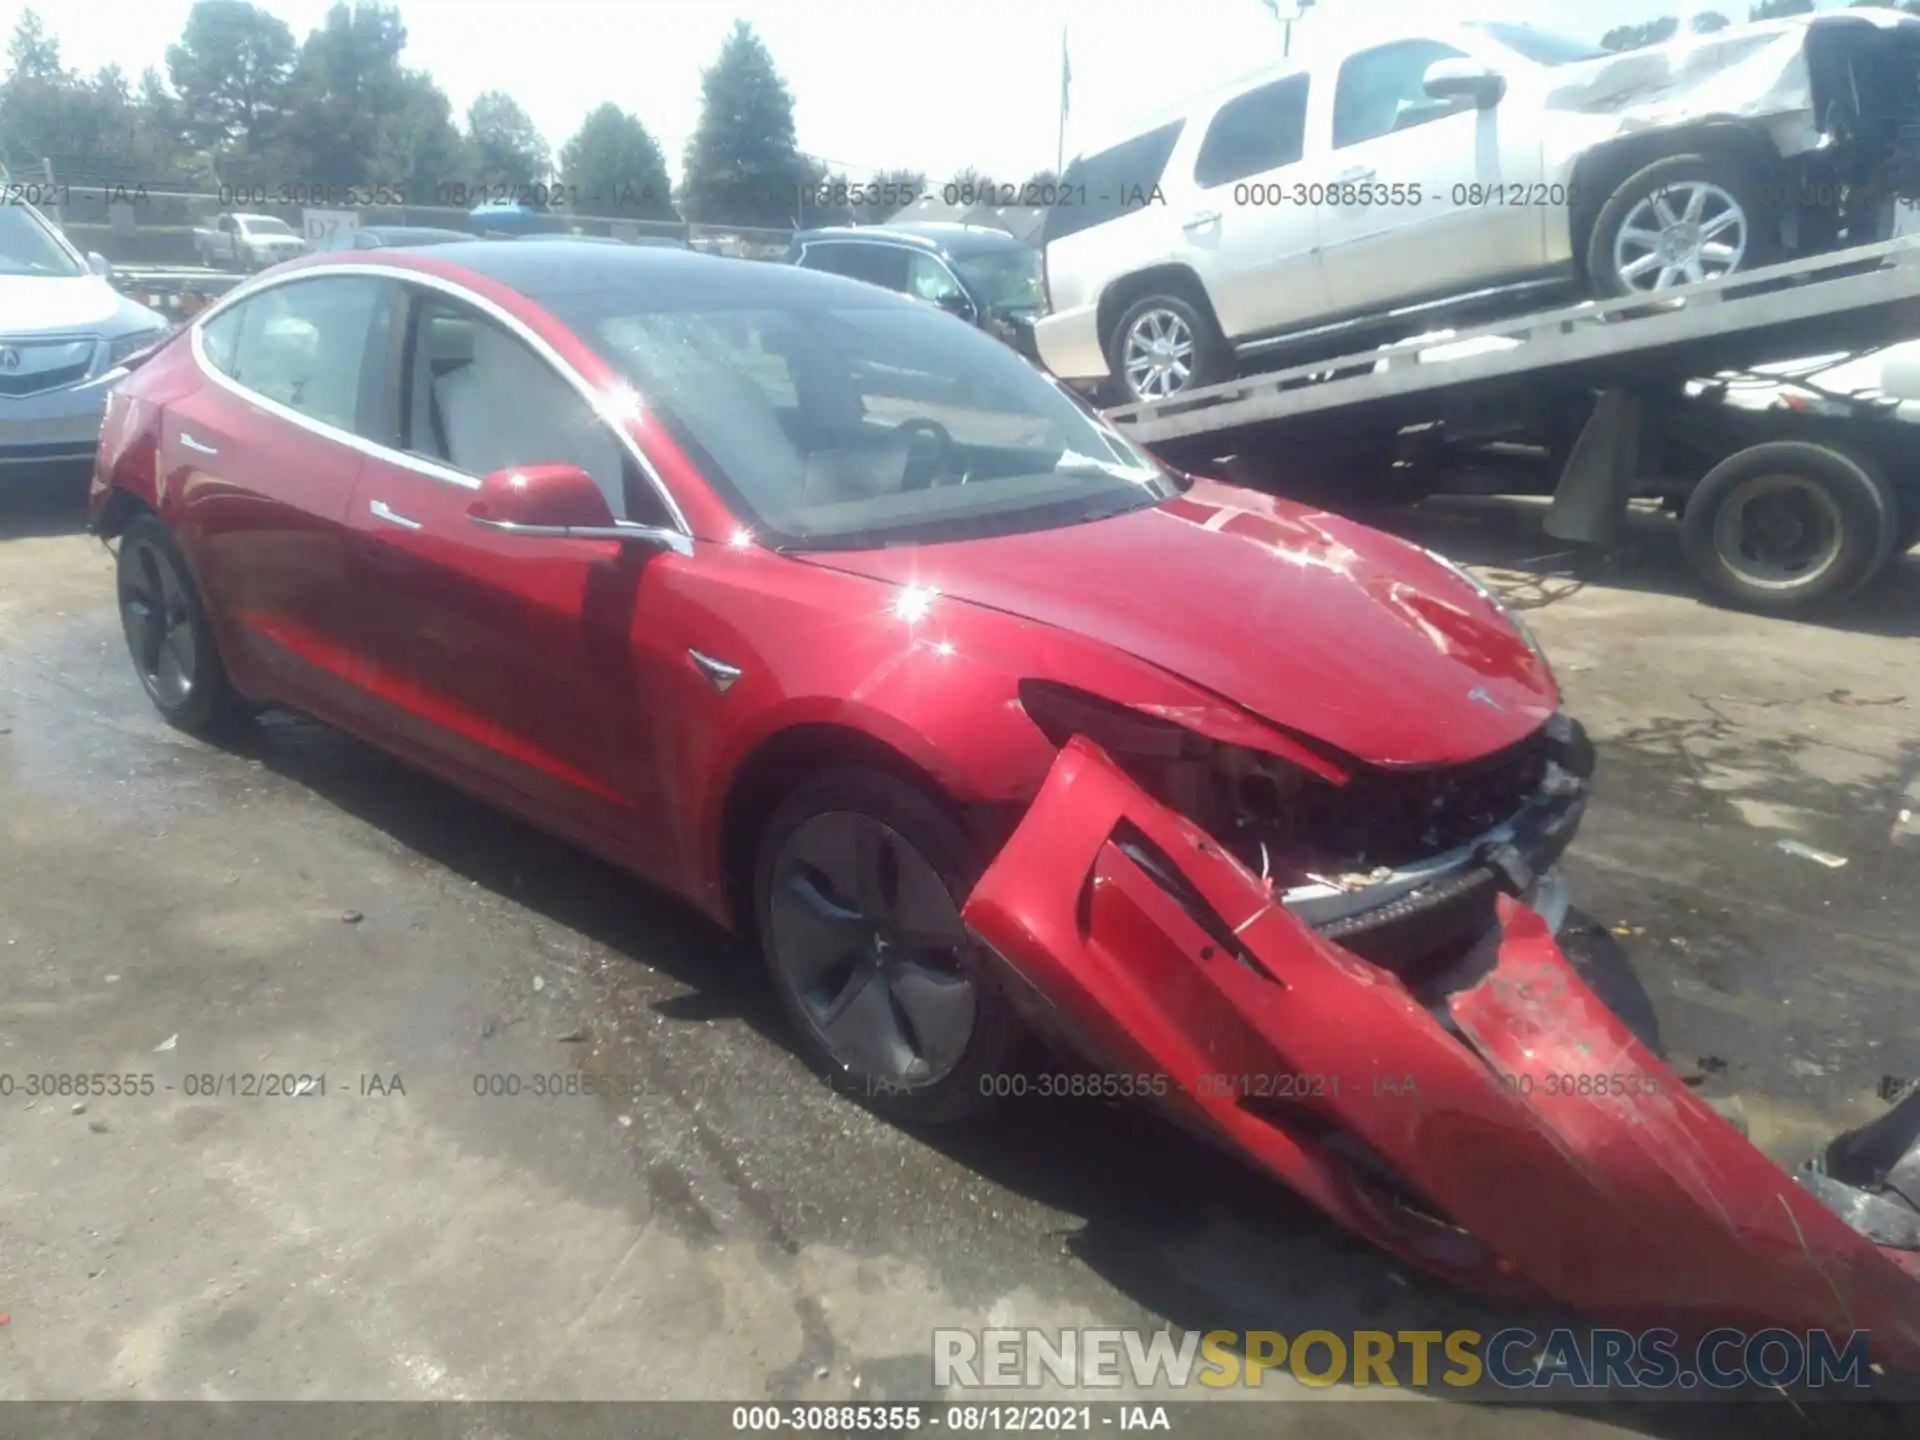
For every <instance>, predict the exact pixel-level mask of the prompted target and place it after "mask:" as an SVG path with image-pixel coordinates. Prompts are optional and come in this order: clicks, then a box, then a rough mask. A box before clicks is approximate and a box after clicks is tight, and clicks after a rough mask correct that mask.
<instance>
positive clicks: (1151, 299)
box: [1107, 294, 1233, 405]
mask: <svg viewBox="0 0 1920 1440" xmlns="http://www.w3.org/2000/svg"><path fill="white" fill-rule="evenodd" d="M1107 364H1108V365H1109V366H1110V367H1111V369H1112V372H1113V378H1114V381H1115V383H1116V388H1117V389H1118V390H1119V391H1120V396H1119V399H1120V403H1121V404H1125V405H1132V404H1136V403H1139V402H1141V401H1151V400H1170V399H1172V398H1173V397H1174V396H1175V395H1178V394H1181V393H1182V392H1183V391H1187V390H1198V389H1199V388H1200V387H1201V386H1203V385H1217V384H1218V383H1219V382H1220V381H1222V380H1226V379H1229V378H1231V376H1232V373H1233V356H1232V352H1231V351H1229V350H1228V348H1227V342H1226V340H1225V339H1224V338H1223V337H1222V336H1221V334H1220V327H1219V326H1218V325H1216V324H1215V323H1214V320H1213V317H1212V316H1211V315H1208V314H1206V313H1205V312H1204V310H1203V309H1202V308H1201V307H1200V306H1197V305H1195V304H1194V303H1193V302H1192V301H1191V300H1187V299H1185V298H1183V297H1181V296H1178V295H1164V294H1162V295H1143V296H1142V297H1141V298H1140V299H1138V300H1136V301H1134V302H1133V304H1131V305H1129V306H1128V307H1127V310H1126V313H1125V314H1123V315H1122V316H1121V317H1120V323H1119V324H1118V325H1116V326H1114V327H1113V334H1112V335H1110V336H1108V337H1107Z"/></svg>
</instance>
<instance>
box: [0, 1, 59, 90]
mask: <svg viewBox="0 0 1920 1440" xmlns="http://www.w3.org/2000/svg"><path fill="white" fill-rule="evenodd" d="M66 73H67V72H66V70H65V69H64V68H63V67H62V66H61V64H60V42H59V41H58V40H56V39H54V38H53V36H51V35H49V34H48V33H47V22H46V21H44V20H42V19H41V18H40V15H39V12H38V11H35V10H22V11H21V12H20V19H19V22H18V23H17V24H15V25H14V27H13V35H12V38H10V39H9V40H8V41H7V83H8V84H12V83H14V82H15V81H24V80H60V79H63V78H65V76H66Z"/></svg>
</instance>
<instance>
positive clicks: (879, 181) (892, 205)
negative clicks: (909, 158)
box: [853, 170, 927, 225]
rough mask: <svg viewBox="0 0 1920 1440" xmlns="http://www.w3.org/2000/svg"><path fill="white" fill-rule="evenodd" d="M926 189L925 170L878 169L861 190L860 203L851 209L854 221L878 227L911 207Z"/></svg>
mask: <svg viewBox="0 0 1920 1440" xmlns="http://www.w3.org/2000/svg"><path fill="white" fill-rule="evenodd" d="M926 188H927V172H926V171H924V170H881V171H879V172H878V173H876V174H875V175H874V177H873V179H871V180H869V181H868V182H867V183H866V185H865V186H863V187H862V188H861V196H862V203H861V204H859V205H856V206H854V207H853V219H854V220H856V221H857V222H858V223H860V224H862V225H879V224H882V223H883V222H885V221H888V220H891V219H892V218H893V217H894V216H895V215H897V214H899V213H900V212H901V211H902V210H904V209H906V208H907V206H909V205H911V204H912V203H913V202H914V200H916V199H917V198H918V197H919V196H920V195H921V194H922V193H924V192H925V190H926Z"/></svg>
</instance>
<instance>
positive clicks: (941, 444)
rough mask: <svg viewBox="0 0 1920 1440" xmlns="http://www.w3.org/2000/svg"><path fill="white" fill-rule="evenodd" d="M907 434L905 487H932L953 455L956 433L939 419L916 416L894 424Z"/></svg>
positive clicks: (900, 433) (915, 488) (902, 483)
mask: <svg viewBox="0 0 1920 1440" xmlns="http://www.w3.org/2000/svg"><path fill="white" fill-rule="evenodd" d="M893 433H894V434H895V435H899V436H905V437H907V465H906V474H905V478H904V479H903V480H902V481H901V486H900V488H901V489H903V490H930V489H932V488H933V486H934V485H935V484H936V483H937V482H938V480H939V477H940V475H941V474H942V473H943V472H944V471H945V470H946V469H947V467H948V463H949V462H950V461H951V460H952V459H953V450H954V446H953V435H952V433H951V432H950V431H949V430H948V429H947V427H946V426H944V425H942V424H941V423H940V422H939V421H938V420H929V419H927V418H926V417H925V416H916V417H915V418H914V419H912V420H903V421H901V422H900V423H899V424H898V425H896V426H894V427H893Z"/></svg>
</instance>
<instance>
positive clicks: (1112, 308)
mask: <svg viewBox="0 0 1920 1440" xmlns="http://www.w3.org/2000/svg"><path fill="white" fill-rule="evenodd" d="M1917 75H1920V20H1916V19H1913V18H1910V17H1907V16H1904V15H1902V14H1900V13H1899V12H1897V11H1890V10H1876V9H1855V10H1851V11H1846V12H1841V13H1838V14H1830V15H1822V16H1802V17H1795V18H1792V19H1787V20H1779V21H1769V22H1764V23H1761V24H1756V25H1742V26H1735V27H1730V28H1727V29H1723V30H1719V31H1717V32H1714V33H1711V34H1700V35H1691V36H1688V37H1685V38H1683V39H1681V40H1676V41H1674V42H1672V43H1671V44H1668V45H1665V46H1658V47H1652V48H1649V49H1645V50H1639V51H1632V52H1627V53H1624V54H1613V53H1610V52H1608V51H1605V50H1600V49H1597V48H1596V47H1594V46H1591V45H1586V44H1583V43H1580V42H1578V41H1572V40H1566V39H1563V38H1561V37H1558V36H1554V35H1549V34H1546V33H1544V32H1542V31H1539V30H1535V29H1533V28H1531V27H1528V26H1524V25H1510V24H1502V23H1498V22H1492V21H1488V22H1475V23H1470V24H1458V25H1451V24H1448V25H1435V26H1431V27H1427V28H1424V29H1421V30H1418V31H1414V32H1408V31H1405V30H1403V31H1402V32H1401V33H1400V34H1399V35H1397V36H1393V37H1391V38H1388V37H1383V36H1381V35H1380V34H1379V33H1378V31H1377V29H1376V31H1375V32H1374V33H1373V34H1372V35H1370V36H1368V37H1367V38H1364V39H1357V38H1356V39H1352V40H1347V41H1334V42H1332V43H1330V44H1329V45H1327V46H1326V47H1325V48H1322V49H1319V50H1317V51H1315V52H1313V53H1311V54H1310V55H1304V56H1302V57H1300V58H1298V59H1296V60H1295V61H1293V62H1291V63H1289V64H1285V65H1282V66H1278V67H1269V68H1267V69H1265V70H1263V71H1262V72H1260V73H1258V74H1256V75H1253V76H1249V77H1246V78H1244V79H1242V80H1241V81H1239V82H1237V83H1235V84H1233V85H1231V86H1226V87H1222V88H1221V89H1218V90H1216V91H1214V92H1212V93H1210V94H1209V95H1207V96H1205V97H1204V98H1202V99H1201V100H1199V101H1196V102H1193V103H1190V104H1187V105H1184V106H1181V107H1178V108H1176V109H1173V110H1171V111H1166V112H1162V113H1161V114H1159V115H1158V116H1155V117H1152V118H1148V119H1145V120H1142V121H1140V122H1138V123H1137V124H1135V125H1134V126H1132V127H1131V128H1130V129H1129V130H1128V131H1127V132H1126V134H1125V136H1124V138H1122V139H1120V141H1119V143H1117V144H1113V145H1110V146H1106V147H1103V148H1099V149H1096V150H1093V151H1091V152H1087V153H1083V154H1082V155H1081V156H1080V157H1079V158H1078V159H1076V160H1075V161H1074V163H1073V164H1072V165H1071V166H1070V167H1069V168H1068V170H1067V172H1066V174H1065V175H1064V176H1062V178H1061V184H1060V187H1059V189H1060V194H1059V199H1058V203H1057V205H1056V206H1055V207H1054V209H1053V210H1052V211H1051V213H1050V214H1049V216H1048V218H1047V225H1046V229H1045V232H1044V245H1045V258H1046V277H1047V285H1048V291H1049V298H1050V302H1051V312H1052V313H1051V314H1050V315H1049V316H1048V317H1047V318H1046V319H1043V320H1042V321H1041V322H1040V323H1039V325H1038V327H1037V328H1036V331H1035V339H1036V341H1037V344H1038V348H1039V351H1040V355H1041V357H1042V359H1043V360H1044V361H1045V363H1046V365H1047V367H1048V368H1049V369H1050V370H1052V371H1053V372H1054V374H1055V375H1057V376H1059V377H1061V378H1062V379H1065V380H1069V381H1076V382H1106V381H1110V382H1111V383H1110V385H1109V387H1108V388H1109V391H1110V398H1111V399H1113V400H1115V401H1120V402H1130V401H1151V400H1164V399H1167V398H1170V397H1172V396H1174V395H1176V394H1178V393H1179V392H1181V391H1182V390H1187V389H1193V388H1197V387H1198V386H1201V385H1206V384H1211V383H1214V382H1216V381H1220V380H1226V379H1230V378H1232V375H1233V373H1234V372H1235V371H1236V370H1238V369H1240V368H1243V367H1245V366H1246V365H1248V364H1249V363H1251V362H1253V361H1255V360H1256V359H1258V358H1260V357H1263V356H1268V355H1271V354H1273V353H1275V352H1278V351H1280V350H1283V349H1286V350H1293V351H1298V352H1300V353H1302V354H1303V355H1304V354H1305V352H1306V350H1308V349H1310V348H1314V347H1321V346H1324V347H1325V353H1334V352H1336V351H1337V350H1338V349H1340V348H1352V346H1353V344H1354V343H1355V335H1354V334H1353V333H1350V332H1355V331H1363V330H1364V331H1368V332H1370V333H1371V332H1374V331H1378V330H1384V329H1390V328H1395V327H1397V328H1398V329H1399V332H1400V333H1401V334H1413V333H1417V332H1419V331H1421V330H1425V329H1430V328H1432V326H1433V325H1434V324H1435V323H1436V312H1444V313H1445V314H1446V316H1447V318H1448V319H1450V320H1451V319H1458V318H1462V317H1464V316H1465V315H1467V314H1468V313H1470V312H1473V311H1476V310H1477V311H1480V312H1482V313H1487V312H1493V313H1499V312H1502V311H1505V312H1509V313H1510V312H1512V311H1513V310H1515V309H1517V308H1521V307H1523V306H1525V305H1526V304H1529V303H1546V302H1547V301H1549V300H1552V299H1556V298H1559V297H1558V296H1556V295H1554V294H1553V293H1551V292H1554V291H1561V292H1565V291H1568V290H1572V289H1575V288H1578V289H1582V290H1586V291H1589V292H1596V293H1599V294H1602V295H1623V294H1629V293H1632V292H1634V291H1637V290H1654V289H1666V288H1670V287H1672V286H1675V285H1683V284H1687V283H1690V282H1694V281H1698V280H1702V279H1709V278H1713V277H1715V276H1718V275H1724V274H1727V273H1730V272H1732V271H1736V270H1747V269H1753V268H1756V267H1758V266H1760V265H1764V264H1768V263H1771V262H1773V261H1777V260H1780V259H1784V258H1786V257H1787V256H1788V255H1790V254H1792V253H1797V252H1803V251H1811V250H1818V249H1829V248H1833V247H1834V246H1836V245H1840V244H1858V243H1862V242H1863V241H1865V240H1872V239H1878V238H1881V237H1882V236H1884V235H1886V234H1888V233H1890V229H1891V227H1890V224H1889V221H1890V220H1891V219H1892V217H1893V214H1894V201H1895V198H1896V197H1899V196H1912V195H1914V194H1916V193H1920V93H1917V92H1920V80H1916V76H1917ZM1380 338H1393V337H1386V336H1382V337H1380Z"/></svg>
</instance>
